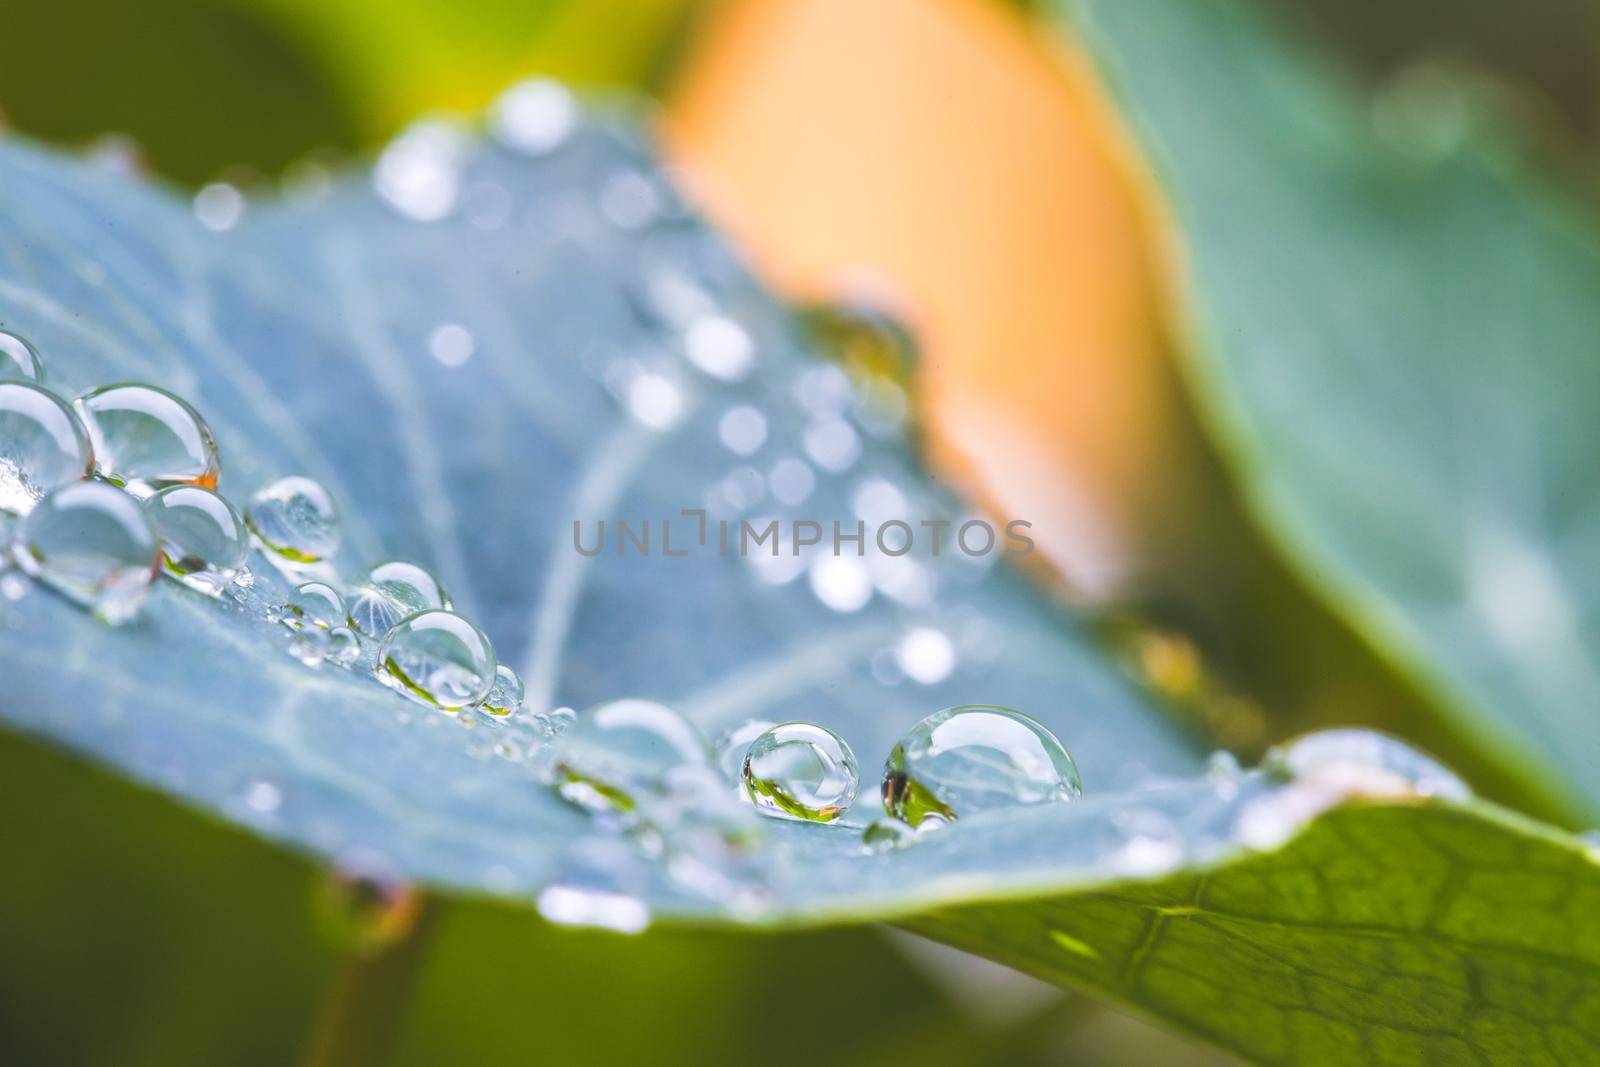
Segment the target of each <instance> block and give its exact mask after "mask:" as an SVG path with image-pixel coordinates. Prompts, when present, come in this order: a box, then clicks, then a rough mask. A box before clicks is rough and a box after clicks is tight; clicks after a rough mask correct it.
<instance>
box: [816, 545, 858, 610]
mask: <svg viewBox="0 0 1600 1067" xmlns="http://www.w3.org/2000/svg"><path fill="white" fill-rule="evenodd" d="M806 577H807V579H808V580H809V581H810V582H811V592H812V593H814V594H816V597H817V599H818V600H820V601H822V603H823V604H825V605H827V606H828V607H830V608H832V609H833V610H834V611H837V612H841V613H844V614H849V613H850V612H854V611H860V610H861V609H862V608H864V607H866V606H867V601H868V600H871V599H872V575H871V574H870V573H868V571H867V566H866V564H865V563H863V562H862V561H861V560H859V559H857V558H856V557H854V556H829V555H817V556H816V557H814V558H813V559H812V562H811V566H810V567H809V568H808V569H807V571H806Z"/></svg>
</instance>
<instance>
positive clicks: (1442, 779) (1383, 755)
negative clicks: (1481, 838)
mask: <svg viewBox="0 0 1600 1067" xmlns="http://www.w3.org/2000/svg"><path fill="white" fill-rule="evenodd" d="M1264 766H1265V767H1266V768H1267V769H1269V770H1273V771H1276V772H1278V773H1280V774H1283V775H1285V776H1287V777H1290V778H1294V779H1308V780H1309V779H1321V780H1328V781H1329V782H1330V783H1331V784H1335V785H1348V786H1350V787H1351V788H1354V789H1357V790H1367V791H1372V792H1384V793H1387V792H1391V791H1404V792H1408V793H1415V794H1417V795H1419V796H1426V797H1440V798H1443V799H1445V800H1456V801H1465V800H1470V799H1471V798H1472V790H1471V789H1470V788H1468V786H1467V784H1466V783H1465V782H1463V781H1462V780H1461V779H1460V778H1459V777H1457V776H1456V774H1455V772H1453V771H1451V770H1450V769H1449V768H1448V767H1446V766H1445V765H1444V764H1442V763H1440V762H1439V761H1438V760H1436V759H1434V758H1433V757H1432V756H1429V755H1426V754H1425V753H1422V752H1419V751H1417V750H1416V749H1414V748H1412V747H1411V746H1410V745H1408V744H1406V743H1405V742H1404V741H1401V740H1399V739H1398V738H1394V737H1390V736H1389V735H1388V734H1382V733H1379V732H1377V731H1376V730H1362V729H1355V728H1347V729H1337V730H1321V731H1318V732H1317V733H1311V734H1306V735H1305V736H1304V737H1300V738H1296V739H1295V740H1293V741H1290V742H1289V743H1288V744H1286V745H1283V746H1281V747H1279V748H1275V749H1273V750H1272V751H1271V752H1270V753H1268V754H1267V758H1266V760H1265V761H1264Z"/></svg>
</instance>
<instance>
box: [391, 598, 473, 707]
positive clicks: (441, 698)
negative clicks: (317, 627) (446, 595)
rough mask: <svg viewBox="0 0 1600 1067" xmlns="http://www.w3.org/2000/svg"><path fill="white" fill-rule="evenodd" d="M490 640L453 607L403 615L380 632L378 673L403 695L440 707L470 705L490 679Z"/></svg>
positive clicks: (418, 701)
mask: <svg viewBox="0 0 1600 1067" xmlns="http://www.w3.org/2000/svg"><path fill="white" fill-rule="evenodd" d="M497 665H498V664H497V663H496V661H495V654H494V646H493V645H491V644H490V643H489V639H488V637H486V636H485V635H484V633H483V631H482V630H480V629H478V627H477V626H476V625H474V624H473V623H472V622H471V621H469V620H468V619H465V618H463V617H462V616H460V615H457V614H456V613H455V612H453V611H445V610H444V609H442V608H430V609H428V610H425V611H419V612H416V613H415V614H412V615H407V616H406V617H405V618H403V619H401V620H400V621H399V622H397V623H395V625H394V626H393V627H391V628H390V630H389V632H388V633H386V634H385V635H384V638H383V643H382V645H380V646H379V649H378V678H379V680H380V681H382V682H383V684H384V685H387V686H388V687H389V688H391V689H393V690H394V691H395V692H397V693H400V694H401V695H403V696H406V697H409V698H410V699H412V700H415V701H416V702H417V703H419V704H425V705H428V706H429V707H434V708H438V709H440V710H442V711H459V710H461V709H462V708H470V707H476V706H477V705H479V704H481V703H482V702H483V699H484V697H486V696H488V695H489V689H490V688H491V687H492V686H493V685H494V673H495V667H496V666H497Z"/></svg>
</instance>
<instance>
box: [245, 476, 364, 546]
mask: <svg viewBox="0 0 1600 1067" xmlns="http://www.w3.org/2000/svg"><path fill="white" fill-rule="evenodd" d="M244 518H245V522H246V523H248V524H249V526H250V529H251V531H252V532H253V533H254V534H255V535H256V537H257V538H258V539H260V541H261V544H262V546H263V547H265V548H266V549H267V550H268V551H270V552H272V553H273V554H274V555H276V556H279V557H281V558H282V559H286V560H288V561H289V562H291V563H317V562H320V561H321V560H325V559H327V558H328V557H329V556H331V555H333V554H334V553H335V552H336V551H338V549H339V538H340V534H341V528H340V519H339V505H338V504H336V503H335V502H334V499H333V494H332V493H330V492H328V491H327V490H326V489H324V488H323V487H322V485H321V483H319V482H314V481H312V480H311V479H310V478H299V477H295V478H279V479H278V480H277V481H275V482H272V483H270V484H268V485H265V486H262V487H261V488H260V489H259V490H257V491H256V495H255V496H253V497H251V498H250V506H249V507H247V508H246V509H245V513H244Z"/></svg>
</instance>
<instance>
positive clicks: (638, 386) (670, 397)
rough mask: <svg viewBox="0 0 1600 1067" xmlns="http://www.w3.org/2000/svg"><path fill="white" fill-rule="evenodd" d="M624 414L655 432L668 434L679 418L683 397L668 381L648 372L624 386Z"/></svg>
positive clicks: (634, 377)
mask: <svg viewBox="0 0 1600 1067" xmlns="http://www.w3.org/2000/svg"><path fill="white" fill-rule="evenodd" d="M627 405H628V411H629V413H630V414H632V415H633V417H634V418H636V419H638V420H639V421H640V422H642V423H644V424H645V425H646V426H649V427H651V428H652V429H656V430H669V429H671V428H672V427H673V426H676V425H677V423H678V420H679V419H680V418H682V416H683V394H682V393H681V392H680V391H679V390H678V387H677V386H676V385H674V384H672V380H671V379H669V378H667V377H665V376H663V375H660V374H656V373H654V372H652V371H644V372H642V373H639V374H636V375H634V376H633V377H632V379H631V380H630V381H629V383H628V386H627Z"/></svg>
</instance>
